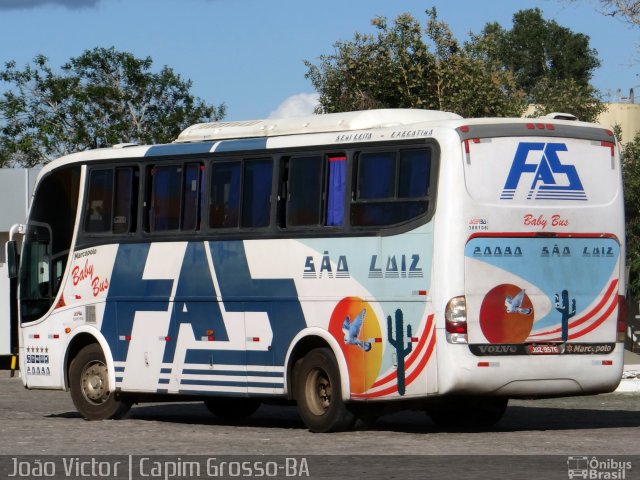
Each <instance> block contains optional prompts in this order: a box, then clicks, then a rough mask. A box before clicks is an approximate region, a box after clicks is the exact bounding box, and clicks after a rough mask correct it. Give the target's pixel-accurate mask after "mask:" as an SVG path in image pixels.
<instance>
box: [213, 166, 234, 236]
mask: <svg viewBox="0 0 640 480" xmlns="http://www.w3.org/2000/svg"><path fill="white" fill-rule="evenodd" d="M239 218H240V162H238V161H236V162H223V163H217V162H216V163H212V164H211V194H210V197H209V227H210V228H233V227H238V220H239Z"/></svg>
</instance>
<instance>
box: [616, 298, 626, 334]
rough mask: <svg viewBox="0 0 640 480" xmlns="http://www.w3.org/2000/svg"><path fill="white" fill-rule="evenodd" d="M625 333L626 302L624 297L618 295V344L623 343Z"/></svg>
mask: <svg viewBox="0 0 640 480" xmlns="http://www.w3.org/2000/svg"><path fill="white" fill-rule="evenodd" d="M626 331H627V301H626V299H625V297H624V295H618V342H622V343H624V338H625V335H626V333H627V332H626Z"/></svg>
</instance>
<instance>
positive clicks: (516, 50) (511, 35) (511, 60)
mask: <svg viewBox="0 0 640 480" xmlns="http://www.w3.org/2000/svg"><path fill="white" fill-rule="evenodd" d="M480 39H484V40H485V41H486V39H490V40H491V42H493V43H494V44H495V46H494V48H493V50H492V51H491V52H488V53H487V55H488V56H490V57H494V58H493V60H495V61H496V62H497V63H499V64H501V65H502V66H503V67H504V68H506V69H509V70H511V71H512V72H513V73H514V75H515V78H516V82H517V85H518V87H520V88H522V89H523V90H524V91H525V92H526V93H527V95H529V96H531V95H532V93H533V92H534V90H535V88H536V86H537V85H538V83H539V82H541V81H543V80H548V81H551V82H557V81H563V80H569V79H570V80H573V81H574V82H575V84H576V85H580V86H587V85H589V81H590V80H591V77H592V75H593V71H594V70H595V69H596V68H598V67H599V66H600V60H598V52H597V51H596V50H594V49H593V48H590V47H589V37H588V36H587V35H584V34H582V33H574V32H572V31H571V30H570V29H568V28H566V27H562V26H561V25H559V24H558V23H557V22H555V21H554V20H545V19H544V18H543V17H542V12H541V11H540V9H538V8H534V9H528V10H521V11H519V12H516V13H515V14H514V15H513V26H512V28H511V29H510V30H505V29H504V28H503V27H501V26H500V25H499V24H497V23H488V24H487V25H486V26H485V28H484V29H483V31H482V32H481V33H480V35H479V36H478V37H474V40H475V42H478V41H479V40H480Z"/></svg>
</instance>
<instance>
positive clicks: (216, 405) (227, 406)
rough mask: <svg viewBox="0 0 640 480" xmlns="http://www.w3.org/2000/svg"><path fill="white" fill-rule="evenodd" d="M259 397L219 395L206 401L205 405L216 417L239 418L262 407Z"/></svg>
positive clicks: (251, 413)
mask: <svg viewBox="0 0 640 480" xmlns="http://www.w3.org/2000/svg"><path fill="white" fill-rule="evenodd" d="M260 403H261V402H260V400H258V399H257V398H238V397H217V398H208V399H206V400H205V401H204V405H205V407H207V408H208V409H209V411H210V412H211V413H212V414H214V415H215V416H216V417H220V418H226V419H232V420H239V419H241V418H247V417H250V416H251V415H253V414H254V413H255V412H256V410H258V408H260Z"/></svg>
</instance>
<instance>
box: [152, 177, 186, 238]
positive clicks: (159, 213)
mask: <svg viewBox="0 0 640 480" xmlns="http://www.w3.org/2000/svg"><path fill="white" fill-rule="evenodd" d="M151 179H152V180H151V182H152V185H151V209H150V217H149V230H150V231H152V232H159V231H167V230H178V228H179V226H180V194H181V191H182V166H181V165H167V166H156V167H153V168H152V169H151Z"/></svg>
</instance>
